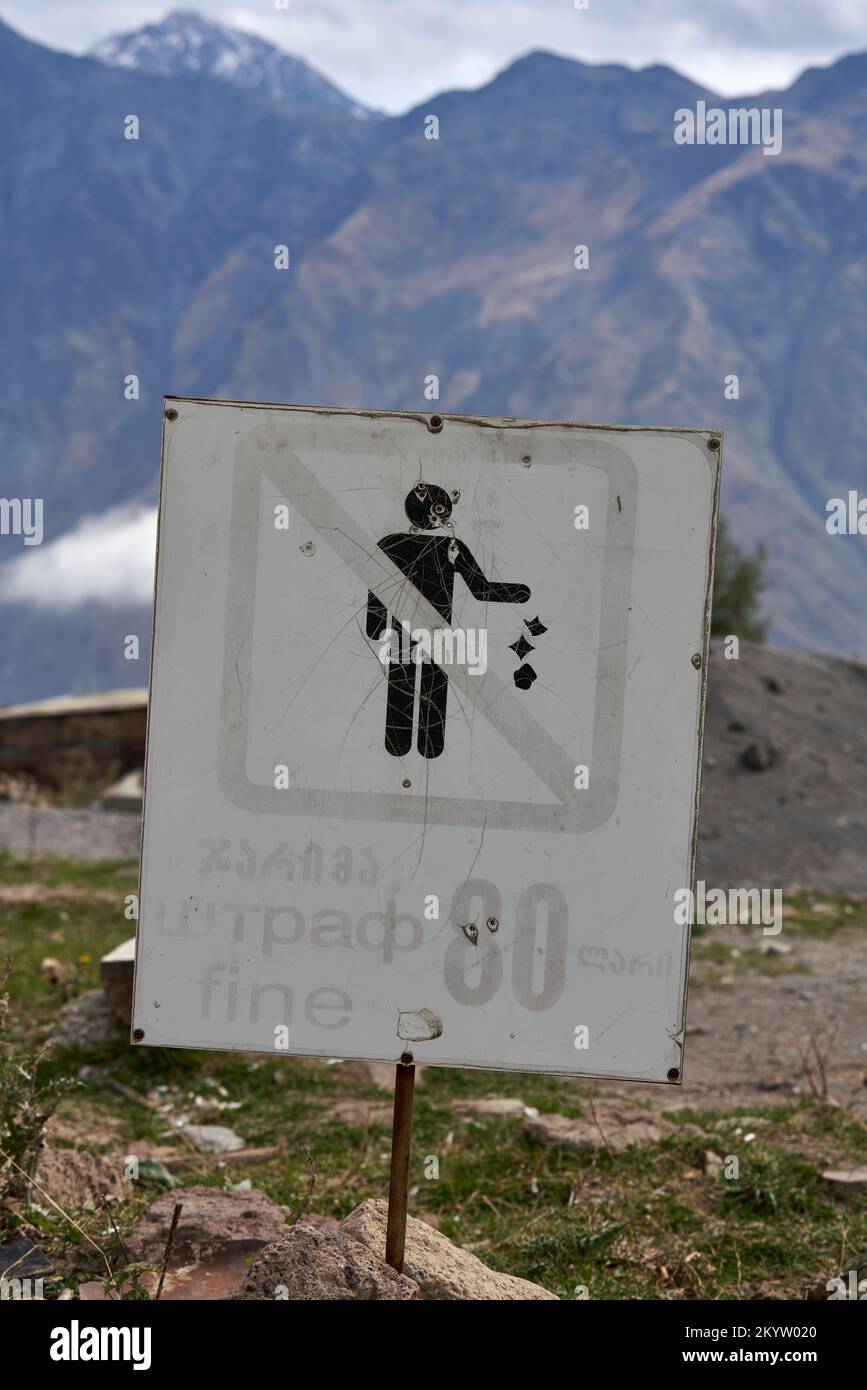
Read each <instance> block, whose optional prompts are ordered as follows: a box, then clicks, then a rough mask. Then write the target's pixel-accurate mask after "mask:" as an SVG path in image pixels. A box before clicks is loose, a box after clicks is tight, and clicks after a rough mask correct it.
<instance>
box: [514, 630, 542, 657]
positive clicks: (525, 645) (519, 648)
mask: <svg viewBox="0 0 867 1390" xmlns="http://www.w3.org/2000/svg"><path fill="white" fill-rule="evenodd" d="M535 650H536V648H535V647H534V646H533V643H532V642H528V641H527V639H526V637H525V636H524V634H523V632H522V633H521V635H520V637H519V638H518V640H517V642H510V643H509V651H510V652H514V653H515V655H516V656H517V657H518V659H519V661H523V660H524V657H525V656H526V655H527V653H528V652H534V651H535Z"/></svg>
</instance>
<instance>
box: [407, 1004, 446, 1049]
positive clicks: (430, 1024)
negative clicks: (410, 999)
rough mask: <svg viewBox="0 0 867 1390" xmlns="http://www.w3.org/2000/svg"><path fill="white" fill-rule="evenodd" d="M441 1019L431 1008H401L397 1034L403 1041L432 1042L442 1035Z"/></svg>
mask: <svg viewBox="0 0 867 1390" xmlns="http://www.w3.org/2000/svg"><path fill="white" fill-rule="evenodd" d="M442 1031H443V1024H442V1019H441V1018H440V1017H439V1016H438V1015H437V1014H435V1013H434V1012H433V1010H431V1009H401V1011H400V1013H399V1014H398V1018H397V1036H398V1037H399V1038H402V1039H403V1040H404V1042H432V1041H433V1039H434V1038H439V1037H441V1036H442Z"/></svg>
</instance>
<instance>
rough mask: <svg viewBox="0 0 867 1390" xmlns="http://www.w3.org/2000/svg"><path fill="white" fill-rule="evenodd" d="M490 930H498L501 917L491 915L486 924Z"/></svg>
mask: <svg viewBox="0 0 867 1390" xmlns="http://www.w3.org/2000/svg"><path fill="white" fill-rule="evenodd" d="M485 925H486V926H487V928H488V931H497V930H498V929H499V926H500V919H499V917H489V918H488V920H487V922H486V924H485Z"/></svg>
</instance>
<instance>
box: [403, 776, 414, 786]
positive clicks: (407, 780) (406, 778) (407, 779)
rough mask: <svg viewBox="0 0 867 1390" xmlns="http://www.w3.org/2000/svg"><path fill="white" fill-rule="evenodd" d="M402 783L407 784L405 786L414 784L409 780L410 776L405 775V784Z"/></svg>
mask: <svg viewBox="0 0 867 1390" xmlns="http://www.w3.org/2000/svg"><path fill="white" fill-rule="evenodd" d="M402 785H403V786H405V787H411V786H412V782H411V781H410V780H409V778H408V777H404V779H403V784H402Z"/></svg>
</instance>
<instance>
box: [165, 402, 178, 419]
mask: <svg viewBox="0 0 867 1390" xmlns="http://www.w3.org/2000/svg"><path fill="white" fill-rule="evenodd" d="M177 418H178V412H177V411H176V410H175V408H174V406H173V405H170V406H169V408H168V409H167V411H166V419H167V420H177Z"/></svg>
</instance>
